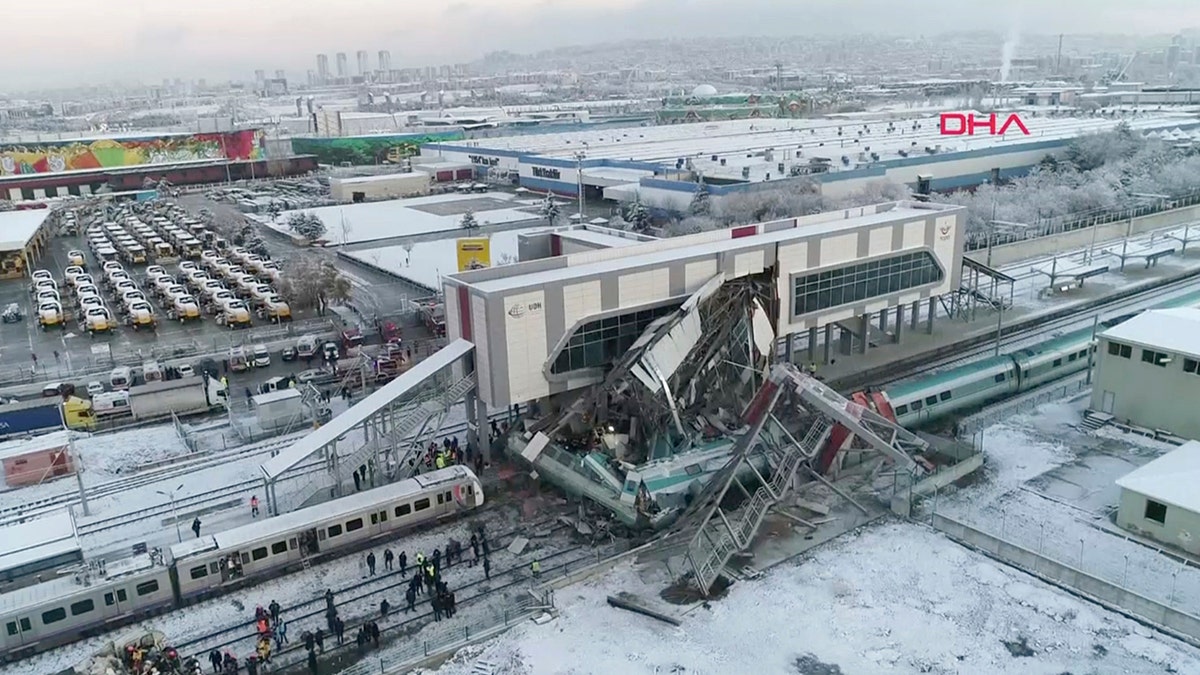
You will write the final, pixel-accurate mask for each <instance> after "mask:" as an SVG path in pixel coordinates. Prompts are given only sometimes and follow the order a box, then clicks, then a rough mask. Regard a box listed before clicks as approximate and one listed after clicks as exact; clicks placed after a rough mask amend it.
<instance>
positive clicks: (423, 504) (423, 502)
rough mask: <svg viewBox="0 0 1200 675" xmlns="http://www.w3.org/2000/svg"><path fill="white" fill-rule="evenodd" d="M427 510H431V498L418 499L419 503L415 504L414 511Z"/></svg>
mask: <svg viewBox="0 0 1200 675" xmlns="http://www.w3.org/2000/svg"><path fill="white" fill-rule="evenodd" d="M427 508H429V497H425V498H424V499H418V500H417V501H415V502H413V510H414V511H424V510H425V509H427Z"/></svg>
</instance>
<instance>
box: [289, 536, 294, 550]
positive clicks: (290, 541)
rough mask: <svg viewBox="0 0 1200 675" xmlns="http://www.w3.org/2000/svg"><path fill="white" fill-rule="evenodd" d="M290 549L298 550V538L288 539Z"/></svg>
mask: <svg viewBox="0 0 1200 675" xmlns="http://www.w3.org/2000/svg"><path fill="white" fill-rule="evenodd" d="M288 548H290V549H292V550H293V551H295V550H296V538H295V537H292V538H291V539H288Z"/></svg>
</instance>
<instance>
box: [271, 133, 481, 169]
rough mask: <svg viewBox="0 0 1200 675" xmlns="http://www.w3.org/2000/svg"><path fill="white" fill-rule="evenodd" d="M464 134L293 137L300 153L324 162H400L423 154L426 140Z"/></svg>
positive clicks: (295, 149) (445, 139) (457, 137)
mask: <svg viewBox="0 0 1200 675" xmlns="http://www.w3.org/2000/svg"><path fill="white" fill-rule="evenodd" d="M464 138H466V135H465V134H464V133H463V131H462V130H461V129H455V130H454V131H444V132H434V133H428V134H387V135H382V136H343V137H334V138H293V139H292V152H294V153H296V154H297V155H316V157H317V161H318V162H320V163H321V164H334V165H337V164H341V163H343V162H349V163H350V164H354V165H360V166H361V165H367V164H399V163H400V162H402V161H404V160H405V159H407V158H409V157H415V156H417V155H418V154H420V150H421V146H422V145H424V144H426V143H446V142H448V141H461V140H463V139H464Z"/></svg>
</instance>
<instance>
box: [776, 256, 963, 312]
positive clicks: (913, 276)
mask: <svg viewBox="0 0 1200 675" xmlns="http://www.w3.org/2000/svg"><path fill="white" fill-rule="evenodd" d="M945 276H946V275H945V273H944V272H943V271H942V268H941V267H939V266H938V263H937V260H936V259H935V258H934V257H933V254H931V253H929V252H928V251H915V252H912V253H901V254H899V255H894V256H891V257H888V258H881V259H879V260H869V261H867V262H861V263H855V264H853V265H847V266H845V267H839V268H837V269H832V270H825V271H824V272H814V273H813V274H804V275H800V276H797V277H795V278H794V279H793V280H792V284H793V294H792V314H793V315H795V316H803V315H805V314H811V313H812V312H818V311H821V310H823V309H829V308H831V307H840V306H841V305H849V304H852V303H856V302H862V301H864V300H868V299H871V298H877V297H880V296H885V295H893V294H895V293H903V292H904V291H909V290H912V289H914V288H919V287H921V286H925V285H928V284H934V283H938V282H940V281H941V280H942V279H944V278H945Z"/></svg>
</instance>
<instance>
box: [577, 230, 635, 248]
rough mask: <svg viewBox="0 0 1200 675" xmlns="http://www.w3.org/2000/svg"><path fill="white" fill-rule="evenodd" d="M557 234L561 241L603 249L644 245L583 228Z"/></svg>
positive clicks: (632, 240) (633, 240)
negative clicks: (582, 243) (575, 242)
mask: <svg viewBox="0 0 1200 675" xmlns="http://www.w3.org/2000/svg"><path fill="white" fill-rule="evenodd" d="M556 234H558V236H559V238H561V239H572V240H575V241H581V242H585V243H588V244H594V245H596V246H600V247H602V248H618V247H624V246H636V245H638V244H640V243H642V242H640V241H638V240H636V239H628V238H626V237H619V236H616V235H613V234H605V233H603V232H597V231H595V230H587V229H583V228H580V229H577V230H567V231H565V232H558V233H556Z"/></svg>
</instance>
